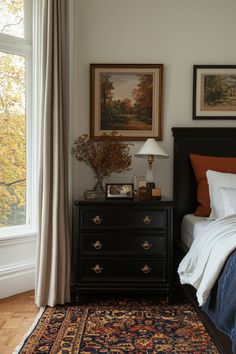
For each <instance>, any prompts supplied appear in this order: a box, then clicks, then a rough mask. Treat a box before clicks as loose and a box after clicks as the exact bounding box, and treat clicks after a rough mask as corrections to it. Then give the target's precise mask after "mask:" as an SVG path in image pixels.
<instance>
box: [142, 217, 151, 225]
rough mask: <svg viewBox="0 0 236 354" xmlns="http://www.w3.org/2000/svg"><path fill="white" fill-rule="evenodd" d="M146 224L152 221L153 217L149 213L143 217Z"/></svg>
mask: <svg viewBox="0 0 236 354" xmlns="http://www.w3.org/2000/svg"><path fill="white" fill-rule="evenodd" d="M143 222H144V224H146V225H149V224H151V222H152V218H151V216H149V215H146V216H145V218H144V219H143Z"/></svg>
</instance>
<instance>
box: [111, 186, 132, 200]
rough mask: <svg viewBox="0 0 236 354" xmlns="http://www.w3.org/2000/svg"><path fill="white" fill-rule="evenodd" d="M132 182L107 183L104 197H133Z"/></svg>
mask: <svg viewBox="0 0 236 354" xmlns="http://www.w3.org/2000/svg"><path fill="white" fill-rule="evenodd" d="M133 190H134V185H133V183H107V184H106V199H133V198H134V194H133Z"/></svg>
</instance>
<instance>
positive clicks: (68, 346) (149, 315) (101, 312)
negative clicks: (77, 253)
mask: <svg viewBox="0 0 236 354" xmlns="http://www.w3.org/2000/svg"><path fill="white" fill-rule="evenodd" d="M17 353H21V354H32V353H44V354H45V353H52V354H53V353H61V354H69V353H72V354H77V353H84V354H85V353H96V354H98V353H113V354H114V353H117V354H126V353H127V354H131V353H140V354H141V353H142V354H148V353H150V354H151V353H153V354H155V353H162V354H164V353H181V354H185V353H186V354H189V353H194V354H200V353H219V351H218V350H217V348H216V346H215V344H214V343H213V341H212V339H211V337H210V336H209V334H208V333H207V331H206V329H205V327H204V325H203V324H202V322H201V320H200V319H199V317H198V315H197V313H196V312H195V310H194V308H193V307H192V305H190V304H189V303H175V304H173V303H168V302H166V301H162V300H159V301H156V303H155V302H154V301H153V300H151V299H148V300H147V299H145V300H144V299H142V300H140V299H139V300H137V299H130V298H129V299H123V298H117V299H113V300H111V299H108V300H99V301H90V302H89V303H86V304H83V305H64V306H56V307H53V308H51V307H47V308H45V310H44V312H43V313H42V315H41V317H40V319H39V320H38V323H37V324H36V326H35V328H34V329H33V330H32V331H31V333H30V334H29V336H28V337H27V338H26V339H25V341H24V343H23V345H22V347H21V348H20V349H19V350H18V351H17Z"/></svg>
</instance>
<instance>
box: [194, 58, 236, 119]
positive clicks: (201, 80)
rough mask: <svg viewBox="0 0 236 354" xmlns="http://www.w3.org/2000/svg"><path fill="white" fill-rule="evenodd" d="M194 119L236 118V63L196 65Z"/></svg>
mask: <svg viewBox="0 0 236 354" xmlns="http://www.w3.org/2000/svg"><path fill="white" fill-rule="evenodd" d="M193 119H209V120H210V119H225V120H226V119H236V65H194V67H193Z"/></svg>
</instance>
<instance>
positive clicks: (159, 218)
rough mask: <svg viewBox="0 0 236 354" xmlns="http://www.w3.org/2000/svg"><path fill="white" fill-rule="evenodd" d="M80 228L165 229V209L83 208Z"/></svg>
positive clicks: (84, 229)
mask: <svg viewBox="0 0 236 354" xmlns="http://www.w3.org/2000/svg"><path fill="white" fill-rule="evenodd" d="M80 228H81V229H82V230H83V231H86V230H99V229H111V228H112V229H116V230H117V229H129V228H130V229H139V230H143V229H156V230H160V231H166V230H167V210H164V209H159V210H153V209H151V210H149V209H145V210H139V209H138V210H135V211H134V210H132V209H130V208H129V209H127V210H116V208H113V209H110V210H107V209H106V210H104V209H102V208H100V210H99V211H96V210H83V212H82V214H81V223H80Z"/></svg>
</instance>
